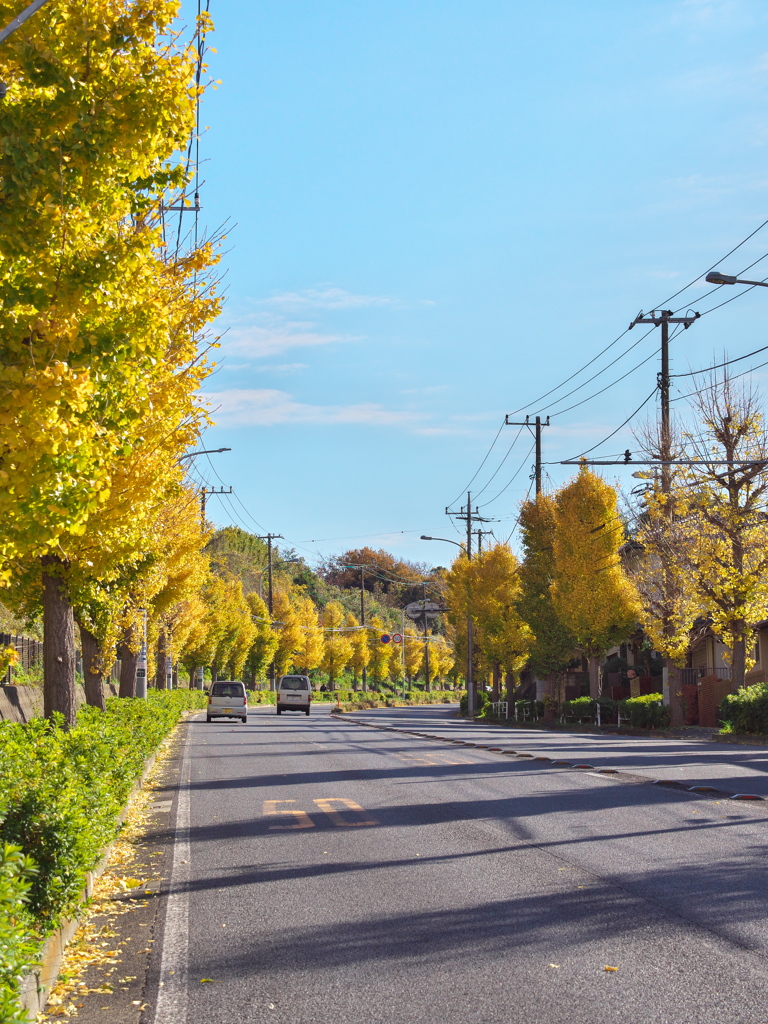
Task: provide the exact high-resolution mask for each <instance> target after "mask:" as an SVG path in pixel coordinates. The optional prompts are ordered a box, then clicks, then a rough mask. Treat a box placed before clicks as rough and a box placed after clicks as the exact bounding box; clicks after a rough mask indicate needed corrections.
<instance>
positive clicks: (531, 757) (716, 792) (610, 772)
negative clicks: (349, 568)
mask: <svg viewBox="0 0 768 1024" xmlns="http://www.w3.org/2000/svg"><path fill="white" fill-rule="evenodd" d="M424 706H426V705H424ZM349 714H351V712H347V714H346V716H345V718H344V721H345V722H350V723H352V724H353V725H359V726H364V727H365V728H367V729H378V730H379V731H380V732H396V733H401V734H402V735H403V736H415V737H417V738H419V739H426V740H436V741H437V742H439V743H455V744H458V745H459V746H462V747H472V748H473V749H477V750H487V751H488V752H489V753H500V754H503V755H504V756H506V757H515V758H519V759H520V760H527V761H545V762H547V763H548V764H550V765H551V766H552V767H553V768H570V769H571V770H574V771H584V772H589V773H590V774H593V775H602V776H603V777H604V778H606V779H610V780H615V781H616V782H632V783H635V784H636V785H637V784H639V785H646V786H662V787H664V788H665V789H675V790H678V791H679V792H681V793H688V794H690V795H692V796H699V797H710V798H711V797H713V796H719V797H723V798H727V799H730V800H750V801H756V802H761V803H765V802H766V797H763V796H758V795H757V794H755V793H733V792H731V791H730V790H725V789H717V788H716V787H715V786H704V785H695V786H691V785H689V783H688V782H681V781H677V780H675V779H651V778H647V777H646V776H644V775H637V774H635V773H633V772H625V771H622V770H621V769H619V768H596V767H595V766H594V765H591V764H584V763H577V762H573V761H562V760H556V759H554V758H551V757H546V756H543V755H536V754H527V753H524V752H521V751H517V750H510V749H504V748H503V747H489V746H486V745H485V744H482V743H475V742H473V741H472V740H458V739H452V738H451V737H449V736H435V735H434V734H432V733H425V732H414V730H413V729H400V728H398V727H397V726H395V725H377V724H376V723H375V722H361V721H359V720H358V719H355V718H350V717H348V715H349ZM467 724H469V723H467ZM474 724H480V723H474ZM539 731H541V732H544V731H552V730H543V729H542V730H539ZM676 738H679V737H676Z"/></svg>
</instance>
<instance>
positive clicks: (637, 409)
mask: <svg viewBox="0 0 768 1024" xmlns="http://www.w3.org/2000/svg"><path fill="white" fill-rule="evenodd" d="M656 390H657V389H656V388H654V389H653V391H652V392H651V393H650V395H648V397H647V398H645V399H643V401H642V402H641V403H640V405H638V407H637V408H636V409H635V411H634V412H631V413H630V414H629V416H627V418H626V419H625V420H624V422H623V423H620V424H619V426H618V427H616V429H615V430H613V431H612V432H611V433H610V434H609V435H608V436H607V437H604V438H603V439H602V441H598V442H597V444H594V445H592V447H591V448H587V450H586V451H585V452H580V453H579V455H574V456H573V458H574V459H579V458H581V457H582V456H584V455H589V453H590V452H593V451H594V450H595V448H599V447H600V445H601V444H605V442H606V441H610V439H611V438H612V437H613V436H614V434H618V432H619V431H620V430H621V428H622V427H626V425H627V424H628V423H629V421H630V420H631V419H632V417H633V416H637V414H638V413H639V412H640V410H641V409H642V408H643V406H644V405H647V404H648V402H650V400H651V399H652V398H653V396H654V395H655V394H656ZM547 465H549V466H557V465H560V463H557V462H549V463H547Z"/></svg>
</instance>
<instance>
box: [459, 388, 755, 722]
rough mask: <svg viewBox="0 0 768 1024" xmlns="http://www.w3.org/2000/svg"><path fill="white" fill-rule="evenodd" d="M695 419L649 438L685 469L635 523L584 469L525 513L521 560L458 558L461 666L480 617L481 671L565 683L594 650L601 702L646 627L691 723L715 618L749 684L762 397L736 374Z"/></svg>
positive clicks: (739, 680)
mask: <svg viewBox="0 0 768 1024" xmlns="http://www.w3.org/2000/svg"><path fill="white" fill-rule="evenodd" d="M694 411H695V414H696V420H697V423H696V426H695V428H694V429H687V430H683V429H682V428H680V427H678V428H677V429H676V430H673V432H672V434H671V435H669V436H668V437H667V438H666V439H665V440H664V443H662V438H661V437H660V435H659V433H658V432H657V431H656V430H654V429H653V428H646V430H645V431H644V432H643V434H642V437H641V438H640V439H639V440H640V441H641V444H642V447H643V452H644V456H645V457H646V458H649V459H652V460H657V461H658V460H660V459H661V458H662V454H663V453H666V454H665V458H666V460H667V461H668V462H669V461H673V462H675V463H677V464H676V465H674V466H669V467H668V468H667V469H665V470H664V471H662V469H661V467H658V468H656V469H655V470H653V471H651V472H649V473H648V474H647V476H648V484H647V488H646V491H645V493H644V494H643V495H642V497H641V499H640V504H639V507H637V508H635V509H634V510H632V509H630V510H628V511H627V512H626V513H624V514H621V513H620V510H619V501H618V494H617V491H616V490H615V488H613V487H611V486H610V485H609V484H608V483H606V482H605V481H604V480H603V479H601V478H600V477H599V476H598V475H597V474H595V473H594V472H592V471H591V470H590V469H589V468H588V467H587V466H586V465H584V466H582V467H581V469H580V471H579V473H578V475H577V477H576V478H575V479H574V480H572V481H571V482H570V483H568V484H566V485H565V486H564V487H562V488H561V489H560V490H559V491H557V492H556V493H555V494H553V495H544V494H541V495H539V496H538V497H537V498H536V499H535V500H533V501H527V502H525V503H524V504H523V506H522V508H521V511H520V528H521V533H522V547H523V558H522V561H521V562H520V563H518V562H517V559H516V558H515V556H514V555H513V553H512V552H511V551H510V550H509V548H508V547H506V546H504V545H497V546H496V547H495V548H492V549H491V550H490V551H488V552H487V553H485V554H482V555H480V556H478V557H476V558H475V559H474V560H473V561H471V562H469V561H467V559H466V558H465V557H463V556H462V557H461V558H459V559H458V560H457V561H456V562H455V563H454V565H453V567H452V569H451V571H450V573H449V574H448V599H449V606H450V609H451V612H450V614H451V619H452V622H453V625H454V629H455V631H456V636H457V660H458V661H461V659H462V658H465V657H466V630H465V626H464V623H465V621H466V615H467V612H468V611H470V612H471V614H472V616H473V623H474V639H475V648H476V651H477V666H476V667H477V670H478V671H479V672H480V673H489V674H490V673H495V674H496V675H497V676H498V675H499V674H500V673H501V672H502V671H505V672H507V673H514V672H515V671H517V670H519V669H520V668H522V667H523V666H526V665H527V666H529V667H530V668H531V669H532V671H533V672H534V673H535V674H536V675H537V676H539V677H540V678H543V679H545V680H547V681H548V683H549V684H550V687H551V686H552V684H553V681H554V679H555V677H556V676H557V674H558V673H560V672H562V671H563V670H564V669H565V667H566V666H567V665H568V663H569V661H571V659H572V657H573V655H574V653H575V652H580V653H581V654H583V655H584V656H585V657H586V658H587V661H588V665H589V677H590V693H591V695H592V696H597V695H598V694H599V693H600V692H601V679H600V665H601V663H602V660H603V659H604V657H605V655H606V653H607V652H608V651H609V650H610V649H611V648H613V647H616V646H617V645H619V644H621V643H623V642H625V641H627V640H628V639H630V638H631V637H632V636H633V635H636V634H637V632H638V630H639V629H642V630H644V631H645V633H646V635H647V636H648V637H649V638H650V640H651V642H652V644H653V647H654V648H655V650H657V651H658V652H659V653H660V654H661V655H662V657H663V658H664V661H665V667H666V669H667V672H668V678H669V681H670V687H669V692H670V704H671V711H672V721H673V724H680V725H681V724H683V706H682V700H681V693H680V688H679V686H678V684H677V677H676V670H677V668H678V667H680V666H681V665H684V664H685V660H686V656H687V654H688V651H689V649H690V645H691V636H692V631H693V630H694V627H695V626H697V625H700V624H701V622H702V621H703V622H706V623H707V624H708V625H709V626H710V627H711V629H712V631H713V633H714V634H715V635H716V636H717V637H718V638H719V639H720V640H721V641H722V643H723V644H724V646H725V648H726V650H727V652H728V658H729V660H730V665H731V675H732V681H733V685H734V688H736V687H738V686H741V685H743V683H744V677H745V672H746V671H747V670H748V669H749V668H750V667H751V666H752V665H753V664H754V660H753V659H752V658H751V657H750V652H751V651H752V649H753V643H752V641H753V638H754V633H755V629H756V627H757V625H758V624H759V623H760V622H761V621H763V620H764V619H765V618H766V617H768V436H767V435H766V430H765V425H764V419H763V414H762V404H761V402H760V400H759V397H758V395H757V394H756V392H754V391H753V390H752V389H751V387H749V386H747V387H738V386H735V385H734V383H733V381H731V380H730V379H729V378H728V376H727V374H725V375H722V376H720V377H719V378H714V377H711V378H707V379H702V380H701V381H700V382H699V386H698V388H697V392H696V397H695V400H694ZM680 463H682V465H681V464H680ZM627 541H629V543H627ZM550 692H551V690H550Z"/></svg>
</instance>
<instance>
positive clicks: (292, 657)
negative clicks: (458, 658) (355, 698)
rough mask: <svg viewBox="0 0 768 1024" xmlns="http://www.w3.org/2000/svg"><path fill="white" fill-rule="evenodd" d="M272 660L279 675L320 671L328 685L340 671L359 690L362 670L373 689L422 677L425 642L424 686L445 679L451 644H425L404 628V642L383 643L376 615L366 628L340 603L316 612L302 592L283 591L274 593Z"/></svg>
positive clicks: (433, 640) (383, 628) (439, 640)
mask: <svg viewBox="0 0 768 1024" xmlns="http://www.w3.org/2000/svg"><path fill="white" fill-rule="evenodd" d="M274 620H275V625H274V630H275V632H274V634H273V651H272V657H274V661H275V670H276V673H277V674H278V675H282V674H284V673H287V672H291V671H294V672H301V673H307V672H310V671H312V670H313V669H319V670H320V671H322V672H323V673H325V674H327V677H328V685H329V686H330V687H331V688H332V687H333V686H334V685H337V684H338V680H339V678H340V677H341V676H342V675H343V674H344V673H347V672H348V673H350V674H351V675H352V680H353V686H354V687H355V689H357V687H358V685H359V683H360V680H361V678H362V675H363V671H364V670H365V673H366V677H367V681H368V682H369V683H370V685H371V686H372V687H373V688H374V689H378V688H379V687H380V686H382V685H383V684H385V683H392V684H394V685H399V684H401V683H402V682H403V681H404V680H407V681H409V682H410V681H411V680H413V679H415V678H416V676H418V674H419V673H424V675H425V677H426V661H427V658H426V651H425V647H426V644H427V643H428V644H429V677H428V679H426V678H425V681H426V682H427V685H428V686H431V685H432V684H433V683H435V682H436V681H437V680H441V679H444V678H445V676H446V675H447V674H448V673H449V672H450V671H451V670H452V669H453V667H454V655H453V648H452V646H451V644H450V643H449V642H448V641H447V640H446V638H445V637H442V636H432V637H430V638H429V639H428V640H425V638H424V636H423V635H421V634H418V633H417V632H416V631H415V630H414V629H411V628H406V629H405V631H404V633H403V634H402V636H403V643H402V645H401V644H396V643H388V644H384V643H382V641H381V637H382V636H383V635H385V634H388V633H389V632H390V630H389V628H388V627H387V625H386V624H385V622H384V621H383V619H382V618H381V617H380V616H378V615H373V616H371V617H370V619H369V620H368V621H367V622H366V624H365V625H364V626H362V625H361V624H360V620H359V619H358V618H357V616H356V615H354V614H353V613H352V612H350V611H347V610H346V609H345V608H344V606H343V605H342V604H341V603H340V602H339V601H329V602H328V603H327V604H326V605H325V606H324V607H323V608H322V609H318V607H317V605H316V604H315V602H314V601H313V600H312V598H311V597H310V596H309V595H307V594H306V593H304V592H303V591H302V590H301V589H300V588H294V589H290V588H286V587H284V588H281V589H280V590H278V592H277V593H276V594H275V601H274Z"/></svg>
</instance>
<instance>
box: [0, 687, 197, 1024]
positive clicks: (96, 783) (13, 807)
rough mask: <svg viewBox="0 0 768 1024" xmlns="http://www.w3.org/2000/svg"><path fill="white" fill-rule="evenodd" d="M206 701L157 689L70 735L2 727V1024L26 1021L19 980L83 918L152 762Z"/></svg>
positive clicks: (57, 727)
mask: <svg viewBox="0 0 768 1024" xmlns="http://www.w3.org/2000/svg"><path fill="white" fill-rule="evenodd" d="M206 701H207V696H206V694H205V693H204V692H203V691H201V690H161V691H158V690H151V691H150V693H149V696H148V697H147V699H146V700H130V699H129V700H126V699H121V698H118V697H111V698H109V699H108V700H107V706H106V711H99V710H98V709H96V708H91V707H87V706H86V707H83V708H81V709H80V712H79V714H78V722H77V725H76V726H75V727H74V728H73V729H70V730H65V729H64V728H63V719H61V718H60V717H57V718H56V720H54V721H49V720H47V719H42V718H36V719H33V720H32V721H31V722H28V723H26V724H25V725H22V724H18V723H13V722H5V721H4V722H0V778H2V779H3V790H2V793H1V794H0V849H4V850H5V851H6V853H5V855H4V857H5V859H4V860H3V859H2V858H0V1007H3V1009H2V1011H1V1012H0V1024H9V1022H11V1021H14V1020H16V1019H17V1018H16V1017H14V1016H13V1013H14V1012H16V1011H15V1010H14V1009H13V1008H14V1005H15V1004H14V1000H15V985H16V981H15V980H14V979H17V978H18V977H19V974H20V973H23V971H24V970H25V969H26V968H27V967H28V966H29V963H30V956H31V953H30V951H31V950H34V949H39V947H40V944H41V943H42V941H43V940H44V939H45V937H46V936H47V935H49V934H50V933H51V932H52V931H54V930H55V929H56V928H57V927H58V926H59V924H60V923H61V921H62V919H63V918H65V917H68V916H72V915H73V914H74V913H75V911H76V908H77V905H78V902H79V899H80V896H81V894H82V891H83V888H84V886H85V880H86V874H87V872H88V871H89V870H90V869H91V868H93V867H94V866H95V864H96V863H97V861H98V859H99V856H100V854H101V851H102V850H103V849H104V847H105V846H107V845H108V844H109V843H110V842H111V841H112V840H113V839H114V837H115V835H116V834H117V832H118V829H119V817H120V813H121V811H122V809H123V807H124V806H125V803H126V800H127V798H128V795H129V794H130V791H131V789H132V787H133V786H134V784H135V783H136V781H137V779H138V778H139V777H140V775H141V773H142V770H143V768H144V764H145V762H146V759H147V758H148V757H149V755H150V754H152V753H153V752H154V751H155V750H157V748H158V747H159V745H160V743H161V742H162V741H163V739H164V738H165V737H166V736H167V734H168V733H169V732H170V731H171V729H172V728H173V727H174V725H175V724H176V722H177V721H178V719H179V716H180V714H181V713H182V711H184V710H185V709H188V708H195V709H197V708H199V709H202V708H204V707H205V706H206ZM20 906H21V907H23V909H22V910H20V909H19V907H20ZM6 935H7V936H10V938H9V939H8V943H7V944H6V942H5V941H4V936H6ZM9 1007H10V1009H9ZM9 1014H10V1015H9ZM18 1019H22V1018H18Z"/></svg>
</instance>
